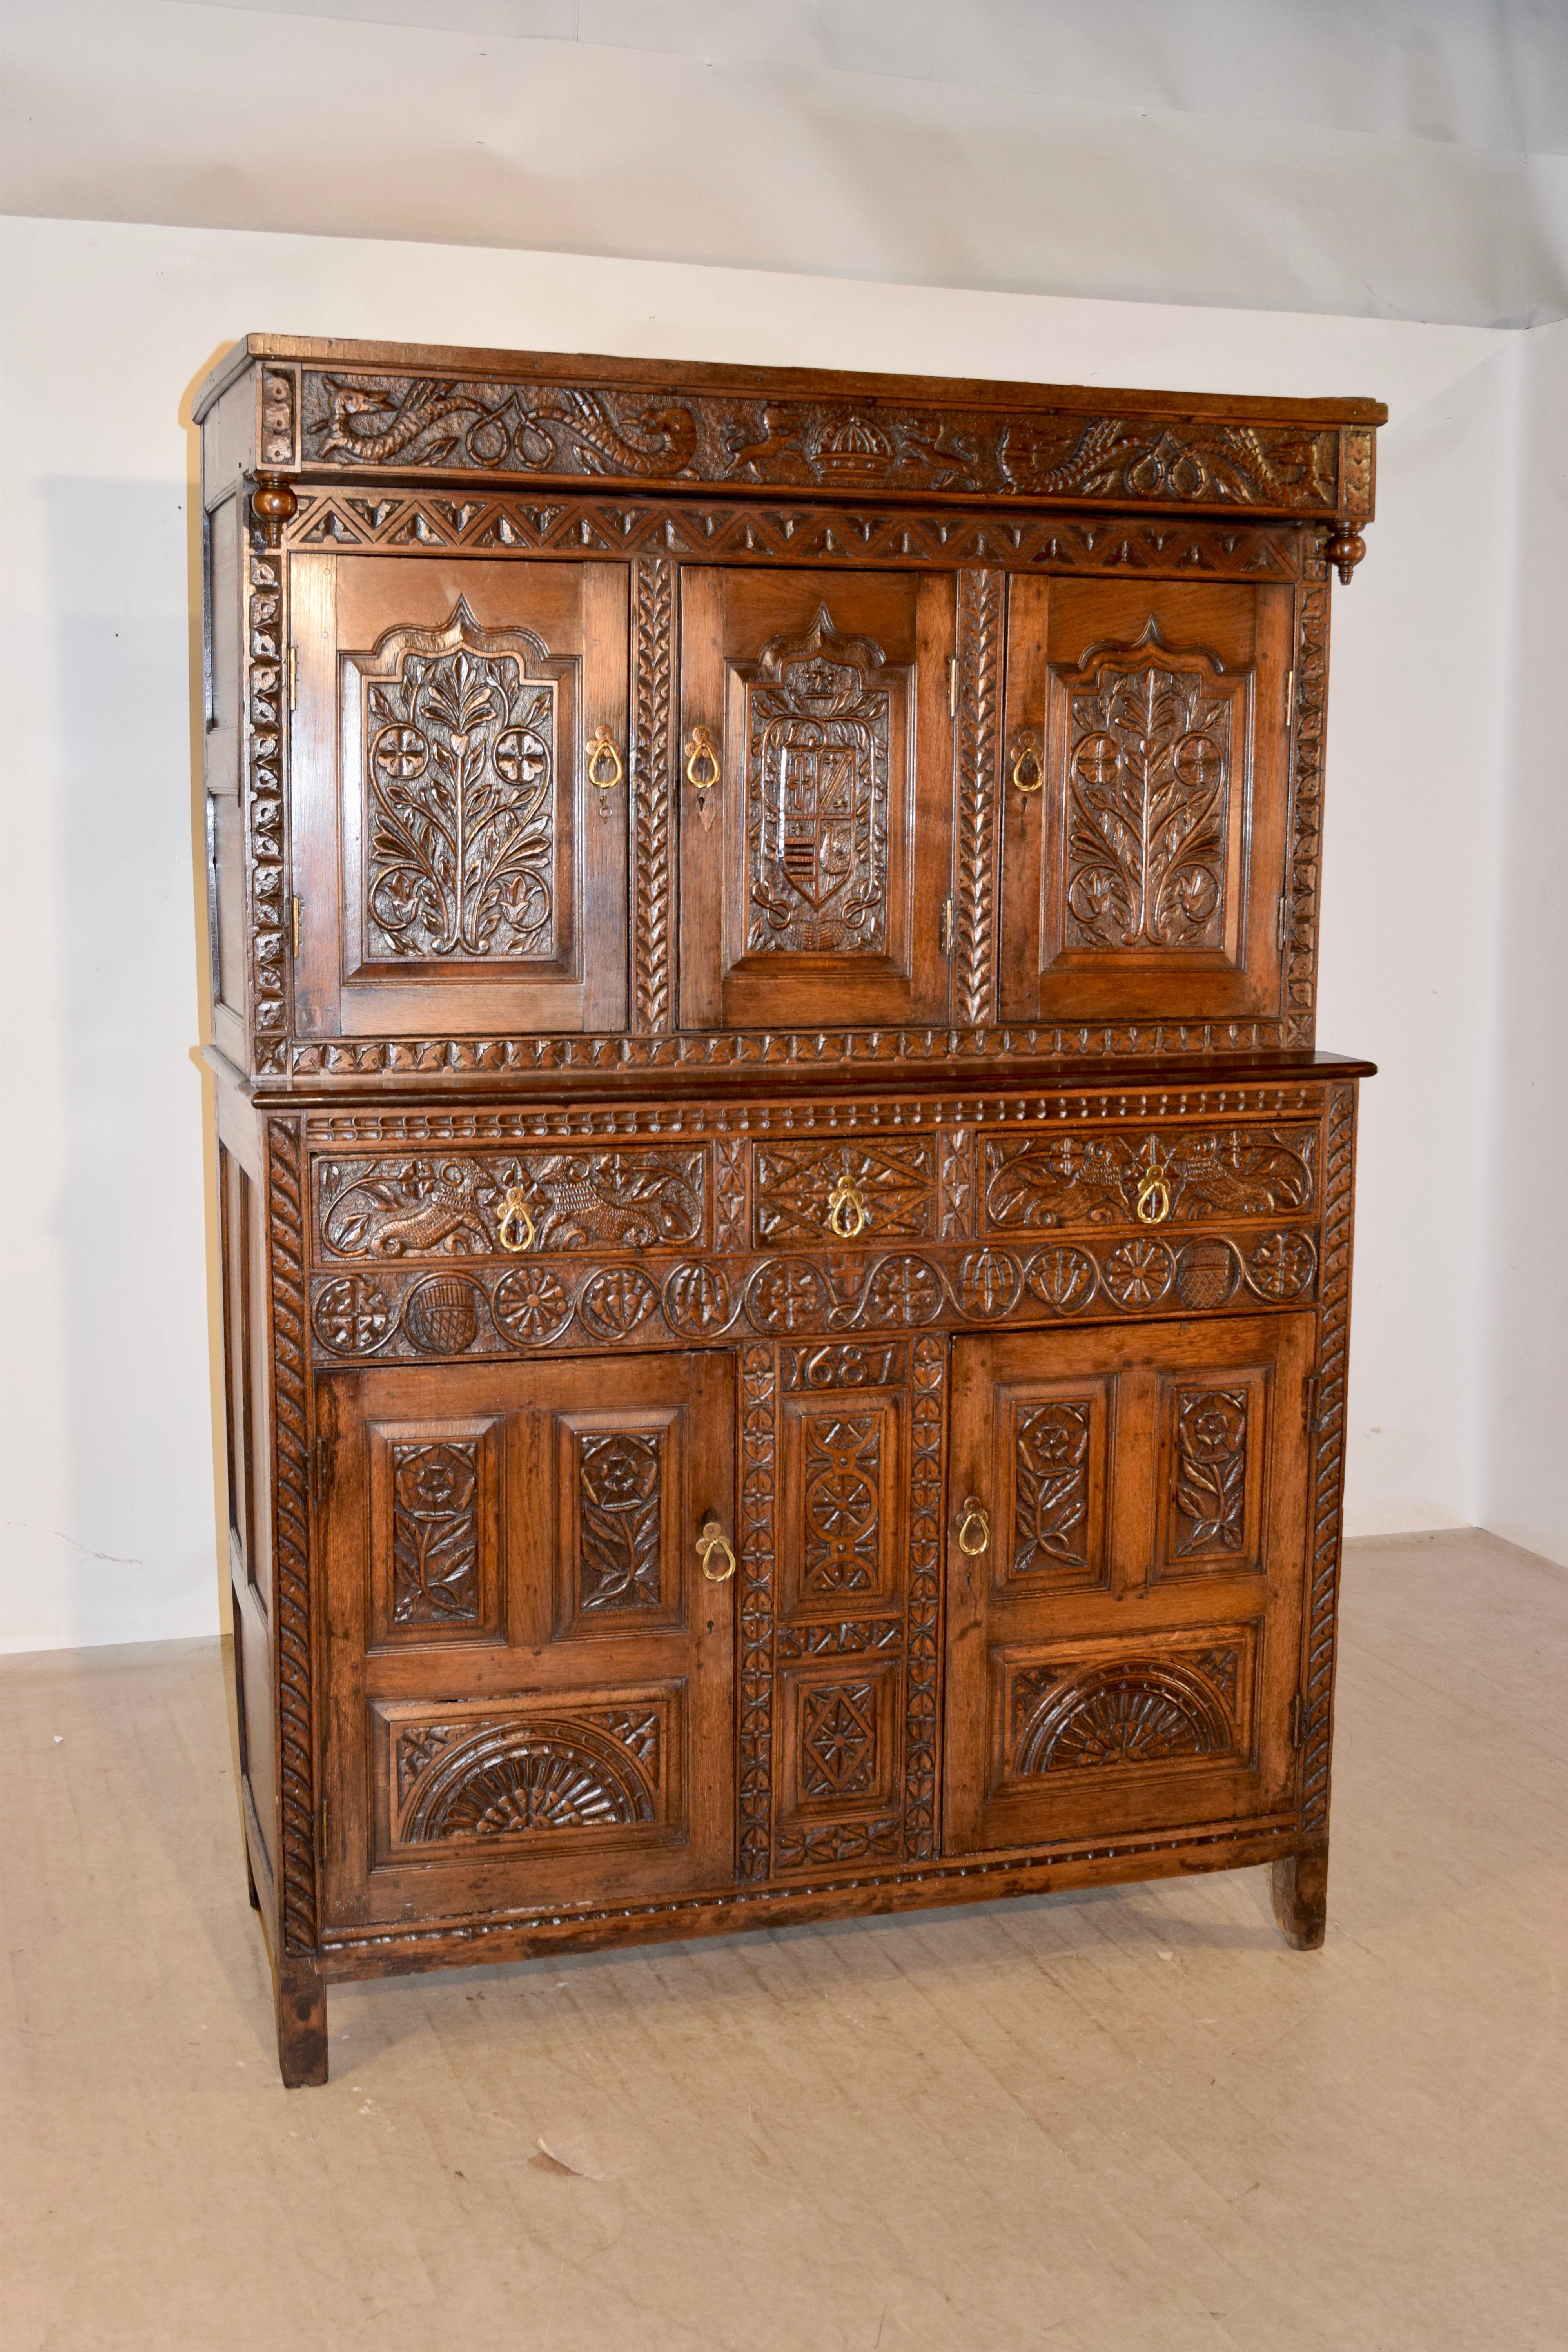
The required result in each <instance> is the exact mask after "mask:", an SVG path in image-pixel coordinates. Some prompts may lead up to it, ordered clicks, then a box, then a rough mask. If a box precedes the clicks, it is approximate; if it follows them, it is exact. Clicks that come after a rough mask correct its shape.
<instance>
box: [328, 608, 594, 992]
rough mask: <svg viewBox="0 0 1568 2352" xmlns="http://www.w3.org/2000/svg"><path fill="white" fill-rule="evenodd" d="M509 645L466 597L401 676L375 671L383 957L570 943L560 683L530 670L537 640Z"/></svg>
mask: <svg viewBox="0 0 1568 2352" xmlns="http://www.w3.org/2000/svg"><path fill="white" fill-rule="evenodd" d="M505 642H506V643H507V645H508V646H509V648H512V649H511V650H508V651H506V652H497V651H494V650H489V647H490V646H492V643H493V641H492V640H491V639H490V638H489V637H488V636H487V635H486V634H485V632H484V631H482V630H480V629H479V628H477V627H476V626H475V625H474V621H473V616H472V614H470V613H469V611H468V606H467V604H463V603H461V602H459V604H458V607H457V610H456V611H455V612H454V614H453V615H452V618H451V621H450V622H449V623H448V624H447V628H446V629H445V630H444V631H442V632H441V633H440V635H439V637H436V636H432V635H420V636H416V638H415V639H414V640H413V641H412V642H411V643H410V645H409V646H408V647H407V649H406V650H405V652H404V654H403V656H402V658H401V660H400V661H399V663H398V667H397V669H396V672H395V675H394V676H392V677H384V678H377V677H366V678H365V680H364V682H363V688H364V698H365V705H364V739H363V740H364V747H365V750H364V757H365V768H366V774H365V812H366V828H365V831H366V850H365V910H366V916H367V922H366V937H367V941H368V944H369V950H370V953H371V955H372V956H373V957H375V958H380V959H388V960H406V959H410V958H420V959H426V958H435V959H442V960H460V961H466V960H470V959H475V958H479V957H508V958H515V959H520V960H521V959H528V960H532V959H538V958H544V957H549V956H552V955H553V954H554V953H555V952H556V946H557V942H556V938H555V929H556V924H555V912H556V909H555V902H554V877H553V865H554V856H555V832H556V783H557V778H556V758H557V752H556V746H557V742H558V740H559V738H558V732H557V727H558V712H557V708H556V684H555V680H554V679H553V678H552V677H531V676H530V675H529V667H530V662H532V663H533V664H534V665H536V666H542V665H543V664H544V663H545V662H546V661H547V659H548V656H547V653H546V649H545V647H544V646H543V645H542V644H541V642H540V641H539V639H538V638H537V637H534V636H531V635H529V634H528V633H527V632H525V631H522V630H514V631H511V632H509V634H508V636H507V639H506V641H505ZM437 648H438V649H437Z"/></svg>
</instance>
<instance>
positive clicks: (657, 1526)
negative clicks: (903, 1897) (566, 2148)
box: [318, 1314, 1315, 1931]
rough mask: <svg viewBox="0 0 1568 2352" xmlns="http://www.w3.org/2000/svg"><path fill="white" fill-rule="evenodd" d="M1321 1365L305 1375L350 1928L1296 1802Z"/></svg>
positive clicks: (1286, 1352)
mask: <svg viewBox="0 0 1568 2352" xmlns="http://www.w3.org/2000/svg"><path fill="white" fill-rule="evenodd" d="M1314 1344H1315V1323H1314V1318H1312V1317H1311V1316H1310V1315H1304V1314H1302V1315H1280V1314H1275V1315H1271V1316H1259V1317H1258V1318H1218V1317H1215V1318H1211V1319H1208V1320H1203V1321H1193V1322H1189V1323H1175V1324H1163V1325H1150V1326H1145V1327H1143V1328H1138V1329H1133V1330H1128V1329H1126V1328H1115V1327H1105V1328H1075V1329H1067V1330H1061V1331H1056V1332H1040V1331H1024V1332H1017V1331H1014V1332H999V1333H996V1334H994V1335H990V1336H961V1337H959V1338H957V1339H948V1338H947V1337H945V1336H942V1335H938V1334H934V1333H932V1334H919V1335H911V1336H910V1338H909V1339H900V1340H897V1341H892V1342H889V1343H886V1344H879V1345H878V1346H876V1347H872V1348H868V1347H865V1346H863V1345H860V1344H858V1343H856V1344H836V1343H830V1342H826V1341H808V1342H806V1343H805V1344H803V1345H801V1346H798V1347H796V1346H789V1347H778V1348H775V1347H773V1346H747V1347H745V1348H743V1349H740V1350H729V1349H713V1350H710V1351H708V1352H705V1353H700V1352H695V1351H694V1352H692V1353H689V1354H681V1355H675V1354H671V1355H646V1356H639V1355H636V1354H633V1353H630V1352H627V1351H625V1350H621V1351H606V1353H605V1355H604V1356H603V1357H599V1358H593V1359H563V1360H554V1361H547V1362H542V1363H534V1364H524V1365H516V1366H513V1365H494V1364H472V1365H457V1366H451V1367H447V1368H444V1369H437V1368H434V1367H432V1368H430V1369H428V1370H425V1369H418V1370H414V1369H410V1368H407V1367H404V1366H388V1367H385V1368H384V1369H381V1370H368V1371H361V1372H350V1371H347V1370H344V1371H333V1372H330V1373H326V1374H323V1375H322V1377H321V1381H320V1383H319V1387H318V1420H319V1423H320V1425H321V1429H322V1431H323V1445H324V1448H325V1458H326V1459H327V1460H328V1461H330V1465H331V1468H330V1475H329V1476H328V1477H327V1478H326V1479H325V1481H324V1482H323V1503H322V1528H323V1535H324V1553H325V1566H326V1618H327V1623H326V1633H327V1641H328V1656H329V1661H330V1664H329V1672H328V1676H327V1683H328V1706H327V1714H326V1724H325V1738H326V1755H325V1764H326V1776H325V1787H326V1790H327V1806H326V1813H325V1819H324V1822H323V1825H322V1826H323V1852H324V1857H325V1862H324V1872H323V1881H324V1895H325V1917H326V1925H327V1927H328V1929H329V1931H332V1930H344V1929H349V1928H363V1927H366V1926H371V1925H374V1924H376V1923H381V1924H384V1925H386V1926H389V1927H390V1926H395V1925H398V1924H406V1923H409V1922H421V1921H426V1922H439V1921H441V1920H443V1919H451V1918H456V1917H463V1916H467V1917H471V1916H475V1915H476V1914H482V1913H485V1912H488V1911H493V1910H496V1909H512V1908H524V1909H526V1908H528V1907H530V1906H534V1907H537V1906H573V1905H580V1904H598V1905H604V1904H606V1903H608V1904H612V1905H613V1904H615V1903H617V1902H626V1903H631V1902H634V1901H635V1902H647V1901H648V1900H650V1899H654V1898H659V1897H671V1896H679V1895H682V1894H691V1893H710V1894H711V1893H716V1892H722V1891H723V1890H724V1889H726V1888H729V1889H735V1888H737V1887H742V1888H743V1887H745V1886H746V1885H748V1884H749V1885H753V1886H754V1885H757V1884H758V1883H763V1884H767V1883H773V1884H776V1885H781V1886H791V1885H803V1884H805V1883H808V1882H809V1883H812V1884H817V1883H826V1884H832V1883H834V1882H841V1881H844V1880H846V1879H851V1878H853V1877H854V1876H855V1875H856V1874H857V1873H858V1872H864V1871H865V1870H866V1869H867V1868H868V1866H877V1865H904V1866H908V1865H910V1864H921V1863H925V1862H935V1861H938V1860H942V1859H944V1858H945V1859H955V1858H960V1857H963V1856H964V1855H977V1856H978V1855H982V1854H992V1853H1027V1852H1030V1851H1034V1850H1040V1849H1050V1848H1061V1847H1064V1846H1069V1847H1075V1848H1079V1849H1081V1848H1082V1847H1083V1845H1084V1844H1085V1843H1086V1842H1091V1843H1092V1842H1100V1841H1103V1842H1108V1843H1114V1842H1115V1841H1117V1840H1118V1839H1125V1838H1133V1837H1145V1838H1146V1837H1148V1836H1149V1835H1151V1834H1152V1833H1155V1832H1174V1833H1179V1832H1186V1831H1193V1830H1200V1829H1202V1830H1211V1829H1218V1828H1222V1827H1223V1828H1227V1829H1230V1830H1234V1828H1235V1826H1236V1825H1237V1824H1238V1823H1241V1824H1247V1823H1265V1822H1268V1821H1269V1820H1270V1819H1278V1820H1283V1819H1284V1817H1285V1816H1286V1815H1287V1814H1288V1813H1289V1809H1290V1807H1291V1805H1292V1803H1293V1801H1294V1794H1295V1783H1296V1757H1297V1750H1296V1748H1295V1746H1294V1745H1293V1738H1294V1735H1295V1732H1296V1729H1297V1717H1296V1708H1297V1705H1298V1702H1297V1692H1298V1688H1299V1683H1300V1648H1301V1610H1302V1601H1303V1589H1304V1570H1305V1561H1306V1533H1307V1511H1306V1501H1307V1496H1306V1471H1307V1449H1306V1444H1305V1440H1304V1430H1305V1416H1306V1405H1307V1402H1308V1397H1309V1387H1308V1383H1309V1379H1310V1371H1311V1366H1312V1362H1313V1350H1314ZM944 1448H945V1452H946V1456H947V1460H946V1478H945V1484H944V1476H943V1468H944V1463H943V1457H944ZM944 1610H945V1627H944V1624H943V1615H944ZM944 1660H945V1671H944Z"/></svg>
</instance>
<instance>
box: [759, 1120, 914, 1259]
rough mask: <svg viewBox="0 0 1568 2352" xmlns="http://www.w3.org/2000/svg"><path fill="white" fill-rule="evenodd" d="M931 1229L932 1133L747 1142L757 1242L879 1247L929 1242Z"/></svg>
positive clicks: (773, 1245) (766, 1245)
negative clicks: (868, 1139) (866, 1138)
mask: <svg viewBox="0 0 1568 2352" xmlns="http://www.w3.org/2000/svg"><path fill="white" fill-rule="evenodd" d="M936 1230H937V1210H936V1140H935V1138H934V1137H931V1136H924V1135H922V1136H897V1137H890V1138H889V1139H888V1140H887V1141H886V1142H883V1141H873V1142H861V1141H858V1140H857V1141H855V1142H845V1141H842V1140H837V1139H834V1140H824V1141H821V1142H809V1143H806V1142H802V1143H757V1144H754V1145H753V1146H752V1245H753V1247H755V1248H757V1249H778V1248H781V1247H784V1248H788V1247H792V1246H797V1247H811V1248H817V1249H824V1248H826V1249H834V1248H838V1247H842V1246H843V1245H844V1244H851V1243H852V1244H858V1246H859V1247H861V1248H864V1249H881V1248H885V1247H886V1246H887V1245H888V1244H889V1243H892V1242H906V1241H930V1240H931V1239H932V1238H933V1236H934V1235H935V1233H936Z"/></svg>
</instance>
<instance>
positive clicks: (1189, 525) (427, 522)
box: [284, 490, 1303, 581]
mask: <svg viewBox="0 0 1568 2352" xmlns="http://www.w3.org/2000/svg"><path fill="white" fill-rule="evenodd" d="M1302 537H1303V534H1302V531H1301V529H1300V525H1299V524H1297V523H1293V522H1280V523H1276V524H1258V523H1251V522H1247V523H1240V522H1238V523H1226V522H1217V521H1214V520H1196V519H1192V520H1189V519H1186V518H1178V517H1175V516H1172V517H1170V518H1168V519H1163V520H1160V521H1147V520H1141V519H1140V518H1139V517H1137V516H1129V515H1117V516H1105V517H1100V516H1094V515H1090V516H1081V517H1080V516H1062V515H1054V516H1037V515H1009V514H1005V513H1004V514H998V513H995V512H994V511H993V512H984V513H971V512H964V511H963V510H962V509H960V510H956V511H955V510H952V509H948V510H946V511H944V512H942V513H941V514H939V515H930V514H921V513H920V512H918V511H915V512H910V510H908V509H897V508H877V507H856V508H839V507H813V506H801V507H790V508H786V509H769V508H767V507H765V506H762V505H755V504H741V503H740V502H737V503H735V504H734V505H713V506H710V505H700V506H699V505H696V504H693V503H692V502H690V501H689V499H627V500H622V499H605V498H603V497H600V498H580V497H573V496H570V495H568V496H567V497H565V498H560V499H552V500H550V501H548V502H546V501H544V500H543V499H538V498H535V499H520V498H517V497H510V498H509V497H504V496H500V495H481V496H479V497H469V498H467V499H451V498H442V497H439V496H437V495H432V494H430V493H427V492H426V493H423V494H415V493H411V492H407V491H404V492H393V493H392V494H391V495H387V494H385V493H383V494H382V495H381V496H379V497H377V498H375V499H353V498H352V497H350V496H348V495H346V494H345V493H343V492H341V491H340V492H336V493H331V494H325V493H321V492H311V491H310V490H305V491H302V492H301V493H300V501H299V507H298V510H297V512H296V513H295V515H294V517H293V520H291V522H290V523H289V527H288V530H287V534H286V537H285V540H284V544H285V545H286V546H288V547H298V548H322V547H397V548H399V549H402V550H403V551H405V552H406V553H408V554H411V555H418V554H420V553H421V552H425V553H432V554H434V553H439V552H441V551H444V550H448V549H454V548H461V549H463V550H464V551H467V552H469V553H474V554H483V555H484V556H485V557H486V558H487V559H495V558H500V559H503V560H504V559H505V558H506V557H509V556H525V557H537V556H541V555H563V556H569V557H574V558H575V559H576V560H577V561H578V562H582V560H583V559H584V556H605V555H619V556H626V555H633V556H644V555H646V556H647V557H649V558H650V559H654V560H664V559H667V558H668V557H672V556H692V557H696V558H698V559H700V560H701V561H704V562H715V561H718V560H722V561H723V562H726V563H769V564H778V563H814V564H815V563H825V562H826V563H845V564H858V563H866V564H876V565H887V564H889V563H898V564H904V565H907V564H910V563H916V564H930V565H931V566H932V567H933V568H939V569H941V570H943V571H953V570H956V569H957V568H958V567H959V566H960V565H962V564H976V565H986V564H994V565H996V566H999V567H1001V568H1003V569H1005V570H1007V571H1015V572H1066V573H1069V574H1070V573H1073V572H1090V573H1093V574H1096V575H1099V574H1105V573H1110V574H1121V575H1124V576H1131V577H1145V576H1148V577H1154V578H1171V579H1200V580H1204V579H1212V580H1246V581H1257V580H1281V581H1290V580H1295V579H1297V578H1299V577H1300V572H1301V560H1302V558H1301V550H1302Z"/></svg>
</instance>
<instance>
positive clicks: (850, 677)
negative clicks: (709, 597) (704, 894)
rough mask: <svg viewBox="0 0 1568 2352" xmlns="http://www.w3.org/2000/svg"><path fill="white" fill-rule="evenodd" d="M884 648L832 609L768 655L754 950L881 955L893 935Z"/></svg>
mask: <svg viewBox="0 0 1568 2352" xmlns="http://www.w3.org/2000/svg"><path fill="white" fill-rule="evenodd" d="M882 660H883V656H882V652H881V648H880V647H879V646H876V645H874V644H872V642H871V641H870V639H869V638H866V637H840V636H838V635H837V634H836V632H835V630H834V627H833V622H832V619H831V616H830V615H829V614H828V611H827V607H826V605H823V606H822V608H821V609H820V610H819V612H818V613H817V615H816V622H815V623H814V625H813V626H812V627H811V629H810V630H809V631H808V633H807V634H806V635H805V636H804V637H795V638H790V637H775V638H774V639H773V642H772V643H771V644H769V645H768V646H765V647H764V649H763V655H762V658H761V660H760V661H759V662H758V664H757V667H756V670H755V673H754V675H753V677H752V680H751V684H750V688H749V691H748V694H747V727H748V734H749V739H750V740H749V745H748V783H747V806H746V861H747V891H748V898H749V902H750V913H749V919H748V921H747V926H746V947H747V950H748V951H749V952H750V953H752V954H782V953H794V954H824V953H830V954H839V955H842V954H846V953H849V954H862V955H880V954H883V953H885V951H886V949H887V934H888V796H889V702H890V693H889V688H888V687H887V686H886V685H885V684H881V683H879V682H878V673H879V671H880V669H881V667H882Z"/></svg>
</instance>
